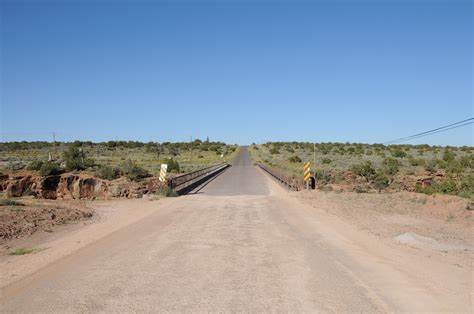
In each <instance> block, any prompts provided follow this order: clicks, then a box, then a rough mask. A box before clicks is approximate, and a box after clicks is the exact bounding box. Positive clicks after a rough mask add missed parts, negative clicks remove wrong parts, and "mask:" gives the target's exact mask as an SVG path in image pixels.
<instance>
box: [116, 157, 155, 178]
mask: <svg viewBox="0 0 474 314" xmlns="http://www.w3.org/2000/svg"><path fill="white" fill-rule="evenodd" d="M120 172H121V173H122V175H124V176H125V177H126V178H127V179H129V180H131V181H140V180H141V179H142V178H145V177H146V176H148V172H147V171H146V170H145V169H143V168H142V167H140V166H138V165H137V164H136V163H135V162H133V161H132V160H130V159H127V160H126V161H124V162H123V163H122V164H121V167H120Z"/></svg>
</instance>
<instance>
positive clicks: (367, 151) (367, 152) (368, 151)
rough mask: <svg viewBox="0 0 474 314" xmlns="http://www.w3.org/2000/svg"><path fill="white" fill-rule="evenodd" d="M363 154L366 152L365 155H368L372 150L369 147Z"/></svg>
mask: <svg viewBox="0 0 474 314" xmlns="http://www.w3.org/2000/svg"><path fill="white" fill-rule="evenodd" d="M365 154H366V155H367V156H370V155H372V154H373V152H372V151H371V150H370V149H367V150H366V151H365Z"/></svg>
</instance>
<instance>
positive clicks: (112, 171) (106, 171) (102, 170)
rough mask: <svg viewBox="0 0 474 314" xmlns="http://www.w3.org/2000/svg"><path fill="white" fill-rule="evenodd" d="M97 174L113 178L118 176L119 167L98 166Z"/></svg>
mask: <svg viewBox="0 0 474 314" xmlns="http://www.w3.org/2000/svg"><path fill="white" fill-rule="evenodd" d="M97 176H98V177H99V178H101V179H105V180H114V179H117V178H118V177H120V169H118V168H116V167H110V166H100V167H99V171H98V172H97Z"/></svg>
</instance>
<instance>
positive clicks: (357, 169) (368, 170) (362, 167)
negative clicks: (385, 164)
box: [351, 161, 376, 182]
mask: <svg viewBox="0 0 474 314" xmlns="http://www.w3.org/2000/svg"><path fill="white" fill-rule="evenodd" d="M351 170H352V172H354V173H355V174H356V175H358V176H361V177H364V178H365V180H367V182H369V181H371V180H372V179H373V178H374V177H375V173H376V171H375V168H374V167H373V166H372V163H371V162H370V161H367V162H365V163H363V164H356V165H353V166H352V167H351Z"/></svg>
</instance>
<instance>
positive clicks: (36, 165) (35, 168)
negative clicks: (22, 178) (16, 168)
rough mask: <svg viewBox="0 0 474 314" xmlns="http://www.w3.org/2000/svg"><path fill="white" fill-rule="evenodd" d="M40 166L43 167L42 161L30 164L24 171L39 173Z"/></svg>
mask: <svg viewBox="0 0 474 314" xmlns="http://www.w3.org/2000/svg"><path fill="white" fill-rule="evenodd" d="M42 165H43V162H42V161H40V160H35V161H32V162H30V163H29V164H28V166H27V167H26V169H28V170H32V171H39V170H40V169H41V166H42Z"/></svg>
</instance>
